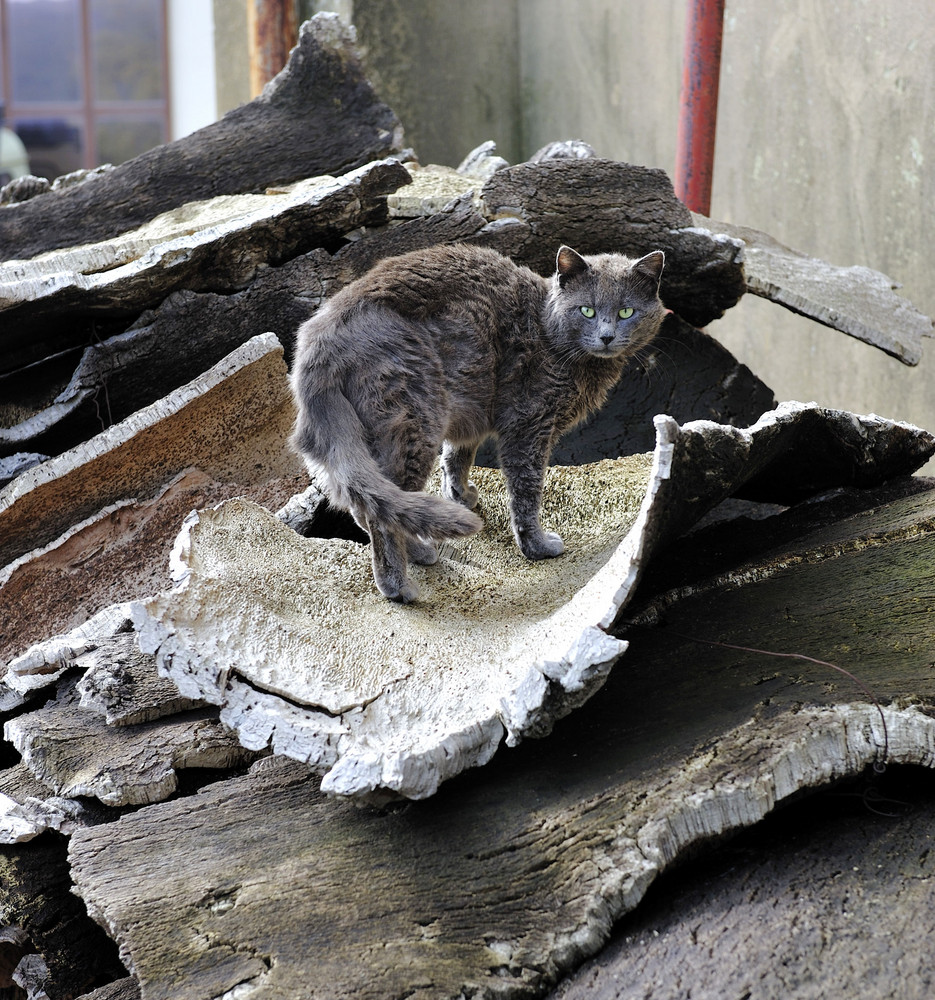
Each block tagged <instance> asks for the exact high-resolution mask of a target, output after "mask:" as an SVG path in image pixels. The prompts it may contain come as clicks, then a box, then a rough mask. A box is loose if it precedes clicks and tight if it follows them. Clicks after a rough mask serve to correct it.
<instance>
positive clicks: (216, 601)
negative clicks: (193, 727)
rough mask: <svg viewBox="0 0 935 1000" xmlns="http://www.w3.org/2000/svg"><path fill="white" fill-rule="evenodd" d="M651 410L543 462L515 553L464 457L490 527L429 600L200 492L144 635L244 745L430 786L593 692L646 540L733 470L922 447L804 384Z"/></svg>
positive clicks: (729, 482)
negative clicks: (604, 438)
mask: <svg viewBox="0 0 935 1000" xmlns="http://www.w3.org/2000/svg"><path fill="white" fill-rule="evenodd" d="M656 430H657V445H656V450H655V452H654V454H653V455H652V456H632V457H631V458H629V459H620V460H617V461H605V462H601V463H598V464H596V465H593V466H583V467H580V468H555V467H553V468H552V469H551V470H550V473H549V478H548V479H547V484H546V490H545V499H544V509H543V513H544V520H545V521H547V522H548V524H549V526H550V527H554V528H557V529H558V530H560V531H562V532H563V533H564V534H565V538H566V555H565V556H563V557H562V558H561V559H560V560H550V561H547V562H543V563H537V564H529V563H526V562H525V561H524V560H522V558H521V557H520V556H519V555H518V554H517V552H516V551H515V546H514V544H513V541H512V536H511V532H510V529H509V520H508V514H507V508H506V497H505V491H504V490H503V486H502V482H501V477H500V474H499V473H498V472H493V471H489V470H482V469H477V470H475V471H476V473H477V482H478V485H479V487H480V495H481V498H482V499H481V507H480V508H479V510H480V512H481V513H482V515H483V516H484V518H485V522H486V524H485V528H484V530H483V531H482V532H481V533H480V534H479V535H477V536H473V537H472V538H471V539H469V540H467V541H464V542H460V543H458V544H451V545H448V546H445V547H444V548H443V549H442V551H441V554H440V555H441V558H440V559H439V562H438V564H437V565H436V566H434V567H427V568H422V569H419V570H418V583H419V585H420V587H421V588H422V591H423V595H424V599H423V601H422V603H421V604H416V605H414V606H413V607H412V608H409V609H402V608H400V607H398V606H396V605H391V604H388V603H387V602H386V601H384V600H383V599H382V598H380V597H379V596H378V595H377V594H376V593H375V592H374V589H373V587H372V582H371V576H370V560H369V553H368V552H367V550H366V549H365V548H363V547H362V546H361V545H359V544H356V543H353V542H349V541H345V540H343V539H304V540H303V539H300V538H298V537H296V536H295V535H294V534H293V533H291V532H290V531H289V530H288V529H287V528H286V527H285V526H284V525H283V524H282V523H281V522H280V521H279V520H278V519H276V518H275V517H274V516H273V515H271V514H269V513H268V512H266V511H263V510H262V509H261V508H258V507H256V506H255V505H250V504H245V503H243V502H241V501H232V502H229V503H226V504H223V505H221V506H220V507H218V508H215V509H212V510H208V511H201V512H198V513H195V514H193V515H192V516H191V517H190V518H189V520H188V521H187V523H186V525H185V527H184V528H183V531H182V533H181V534H180V536H179V539H178V540H177V543H176V548H175V552H174V576H175V579H176V581H177V585H176V588H175V589H174V590H173V591H171V592H169V593H167V594H163V595H159V596H157V597H154V598H150V599H148V600H145V601H141V602H139V603H137V604H135V605H134V608H133V614H134V623H135V625H136V627H137V629H138V630H139V631H140V633H141V634H140V646H141V648H142V649H144V650H145V651H146V652H150V653H154V654H155V655H156V658H157V661H158V662H159V664H160V669H161V670H162V671H163V672H164V673H166V674H167V675H168V676H170V677H171V678H172V679H173V680H174V681H175V683H176V684H177V685H178V687H179V690H180V691H181V693H182V694H183V695H186V696H188V697H201V698H204V699H205V700H207V701H209V702H211V703H212V704H218V705H220V706H221V707H222V718H223V719H224V721H225V722H226V723H227V724H228V725H230V726H231V727H232V728H234V729H236V730H237V731H238V732H239V733H240V736H241V739H242V740H243V741H244V742H245V743H246V744H247V745H248V746H251V747H261V746H267V745H269V746H271V747H272V748H273V749H274V750H275V751H276V752H280V753H285V754H288V755H290V756H293V757H296V758H297V759H300V760H304V761H307V762H309V763H311V764H312V765H313V766H314V767H316V769H318V770H321V771H327V774H326V776H325V779H324V781H323V785H322V787H323V789H325V790H326V791H328V792H331V793H335V794H340V795H354V796H361V797H364V798H369V799H371V800H375V801H378V800H381V799H384V798H386V797H388V796H393V795H402V796H406V797H409V798H416V799H418V798H424V797H426V796H429V795H432V794H433V793H434V792H435V790H436V789H437V788H438V786H439V784H440V783H441V782H442V781H444V780H446V779H447V778H449V777H452V776H453V775H454V774H457V773H458V772H459V771H461V770H463V769H464V768H466V767H472V766H477V765H479V764H482V763H485V762H486V761H488V760H489V759H490V758H491V757H492V755H493V753H494V752H495V751H496V749H497V746H498V744H499V742H500V740H501V738H502V736H503V735H504V734H505V736H506V741H507V743H509V744H516V743H518V742H520V740H521V739H523V738H524V737H527V736H540V735H544V734H546V733H548V732H549V731H550V730H551V728H552V726H553V724H554V723H555V721H556V720H557V719H559V718H562V717H563V716H564V715H566V714H568V713H569V712H570V711H571V710H572V709H574V708H576V707H578V706H580V705H581V704H583V703H584V702H585V701H587V699H589V698H590V697H592V696H593V695H594V693H595V692H596V691H597V690H598V689H599V688H600V687H601V686H602V685H603V684H604V682H605V681H606V679H607V676H608V673H609V671H610V670H611V668H612V666H613V665H614V663H615V662H616V661H617V659H618V658H619V657H620V656H621V654H622V653H623V652H624V650H625V649H626V643H625V642H621V641H620V640H619V639H618V638H616V637H615V636H614V635H613V634H612V629H613V628H614V626H615V624H616V623H617V622H618V620H619V619H620V617H621V614H622V612H623V609H624V608H625V607H626V605H627V604H628V602H629V601H630V600H631V598H632V596H633V594H634V592H635V588H636V587H637V584H638V582H639V580H640V578H641V576H642V573H643V572H644V569H645V567H646V566H647V565H648V563H649V562H650V560H651V558H652V556H653V554H654V553H655V552H657V551H658V550H659V549H660V548H662V547H663V546H665V545H666V544H669V543H671V542H672V541H673V540H674V539H675V538H676V537H677V536H678V535H679V534H680V533H682V532H683V531H685V530H686V529H687V528H689V527H690V526H691V525H692V524H694V523H696V522H697V521H698V520H699V519H700V518H701V517H702V516H703V515H704V514H705V513H707V512H708V511H709V510H710V509H711V508H713V507H714V506H715V505H717V504H718V503H720V502H721V501H722V500H723V499H725V498H726V497H728V496H730V495H731V494H733V493H735V492H737V491H738V490H740V489H741V488H743V487H744V485H745V484H747V483H749V482H751V481H754V482H758V483H761V484H762V483H765V482H773V481H780V480H781V483H780V485H781V488H782V491H783V493H784V494H786V493H788V492H790V491H794V490H795V489H796V488H798V489H799V490H800V491H804V490H808V489H810V490H812V491H813V492H814V491H815V490H817V489H819V488H821V487H822V486H827V485H832V483H831V482H830V480H831V479H832V478H834V477H837V478H838V479H839V480H841V481H842V482H843V483H847V484H850V483H852V482H857V481H859V482H862V483H864V484H869V483H871V482H873V481H880V480H882V479H884V478H886V477H887V476H891V475H896V474H900V473H902V474H905V473H907V472H911V471H913V470H914V469H915V468H917V467H918V466H919V465H921V464H922V463H923V462H924V461H925V460H926V458H927V457H928V456H929V455H930V454H931V453H932V452H933V450H935V438H933V437H932V435H929V434H927V433H925V432H924V431H921V430H919V429H917V428H912V427H909V426H907V425H900V424H894V423H891V422H888V421H882V420H880V419H879V418H876V417H858V416H855V415H854V414H850V413H844V412H841V411H830V410H822V409H820V408H818V407H816V406H815V405H814V404H812V405H804V404H801V403H798V404H796V403H787V404H783V405H782V406H780V407H779V408H778V409H777V410H775V411H772V412H770V413H768V414H765V415H764V416H763V417H762V418H761V419H760V420H759V421H758V422H757V423H756V424H754V425H753V426H751V427H749V428H733V427H727V426H724V425H721V424H715V423H713V422H708V421H695V422H692V423H688V424H686V425H684V426H679V425H678V424H677V423H676V421H674V420H673V419H672V418H669V417H658V418H657V420H656ZM819 431H820V432H819ZM773 467H775V468H777V469H780V470H781V476H780V477H778V478H777V477H775V476H773V477H771V475H770V470H771V469H772V468H773ZM796 470H800V472H799V473H798V475H799V481H798V483H795V481H794V480H795V476H796V475H797V473H796ZM816 472H820V479H818V480H816V478H815V475H816ZM350 606H354V607H355V609H356V610H355V614H354V615H353V616H351V617H349V616H348V615H347V608H348V607H350Z"/></svg>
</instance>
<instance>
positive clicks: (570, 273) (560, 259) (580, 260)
mask: <svg viewBox="0 0 935 1000" xmlns="http://www.w3.org/2000/svg"><path fill="white" fill-rule="evenodd" d="M587 270H588V262H587V261H586V260H585V259H584V257H582V256H581V254H580V253H578V251H577V250H572V248H571V247H566V246H565V245H564V244H563V245H562V246H560V247H559V248H558V255H557V256H556V258H555V271H556V273H557V274H558V285H559V288H564V287H565V284H566V282H568V281H570V280H571V279H572V278H577V277H578V276H579V275H581V274H584V272H585V271H587Z"/></svg>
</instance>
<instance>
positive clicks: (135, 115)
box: [0, 0, 172, 169]
mask: <svg viewBox="0 0 935 1000" xmlns="http://www.w3.org/2000/svg"><path fill="white" fill-rule="evenodd" d="M75 2H77V3H78V5H79V18H80V31H81V39H80V53H81V69H82V72H81V97H80V101H79V102H77V103H62V102H56V101H29V102H28V103H18V104H17V103H16V102H15V101H14V99H13V88H12V65H11V59H10V52H11V45H12V42H11V39H10V31H9V15H8V11H7V8H8V5H9V3H10V0H0V104H2V105H3V123H4V125H5V126H6V127H7V128H13V130H14V131H15V130H16V129H15V123H16V121H17V120H22V119H29V118H35V119H62V120H64V121H72V122H74V121H79V122H80V127H81V129H82V135H83V139H84V142H83V146H82V151H81V164H80V165H81V166H82V167H84V168H86V169H93V168H94V167H97V166H99V165H100V163H101V160H100V157H99V152H98V129H97V126H98V123H99V122H101V121H106V120H107V119H108V118H111V119H112V118H114V117H115V116H120V117H122V118H128V119H139V120H140V121H151V120H153V119H155V120H158V121H159V123H160V124H161V127H162V135H163V138H162V142H168V141H169V140H170V139H171V136H172V94H171V92H170V87H171V74H170V67H169V14H168V7H169V4H168V0H158V3H159V7H160V11H159V16H160V21H161V30H162V45H161V47H160V53H159V58H160V60H161V69H162V79H163V97H162V99H161V100H149V101H113V100H96V99H95V94H94V72H93V70H94V64H93V53H92V51H91V30H90V29H91V0H75Z"/></svg>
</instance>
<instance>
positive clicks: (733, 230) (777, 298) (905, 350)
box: [695, 216, 935, 365]
mask: <svg viewBox="0 0 935 1000" xmlns="http://www.w3.org/2000/svg"><path fill="white" fill-rule="evenodd" d="M695 220H696V222H697V224H698V226H699V227H700V228H701V229H702V231H705V232H713V233H724V234H725V235H726V236H727V237H729V238H730V239H734V240H740V241H741V242H742V243H743V247H744V249H743V264H744V274H745V277H746V283H747V291H749V292H752V293H753V294H754V295H759V296H760V297H761V298H764V299H770V300H771V301H772V302H778V303H779V304H780V305H781V306H785V307H786V308H787V309H790V310H792V312H795V313H799V314H800V315H802V316H807V317H808V318H809V319H813V320H816V321H817V322H818V323H822V324H824V325H825V326H828V327H831V328H832V329H834V330H840V331H842V332H843V333H847V334H850V336H852V337H856V338H857V339H858V340H862V341H863V342H864V343H866V344H872V345H873V346H874V347H878V348H879V349H880V350H881V351H885V352H886V353H887V354H889V355H890V356H891V357H894V358H897V359H898V360H900V361H901V362H902V363H903V364H905V365H917V364H918V363H919V362H920V361H921V360H922V346H923V344H922V341H923V338H925V337H932V336H935V326H933V323H932V320H931V319H930V318H929V317H928V316H925V315H923V314H922V313H921V312H919V310H918V309H916V308H915V306H913V304H912V303H911V302H909V301H908V299H904V298H903V297H902V296H900V295H897V294H896V289H897V288H899V287H900V285H899V282H896V281H893V279H892V278H888V277H887V276H886V275H885V274H881V273H880V272H879V271H873V270H871V269H870V268H869V267H859V266H851V267H836V266H835V265H833V264H829V263H827V261H823V260H819V259H818V258H816V257H811V256H809V255H808V254H805V253H802V252H801V251H800V250H792V249H790V248H789V247H787V246H784V245H783V244H782V243H780V242H779V241H778V240H776V239H774V238H773V237H772V236H769V235H768V234H767V233H761V232H760V231H759V230H756V229H750V228H749V227H747V226H733V225H728V224H727V223H724V222H715V221H713V220H712V219H706V218H704V217H703V216H696V217H695Z"/></svg>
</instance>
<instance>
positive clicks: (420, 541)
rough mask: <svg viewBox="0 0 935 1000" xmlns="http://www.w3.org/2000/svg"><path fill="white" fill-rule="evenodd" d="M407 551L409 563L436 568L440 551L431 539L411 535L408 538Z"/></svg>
mask: <svg viewBox="0 0 935 1000" xmlns="http://www.w3.org/2000/svg"><path fill="white" fill-rule="evenodd" d="M406 551H407V553H408V555H409V561H410V562H413V563H416V564H417V565H419V566H434V565H435V563H437V562H438V549H437V548H436V547H435V543H434V542H433V541H432V539H431V538H419V537H418V536H417V535H409V536H408V537H407V538H406Z"/></svg>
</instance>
